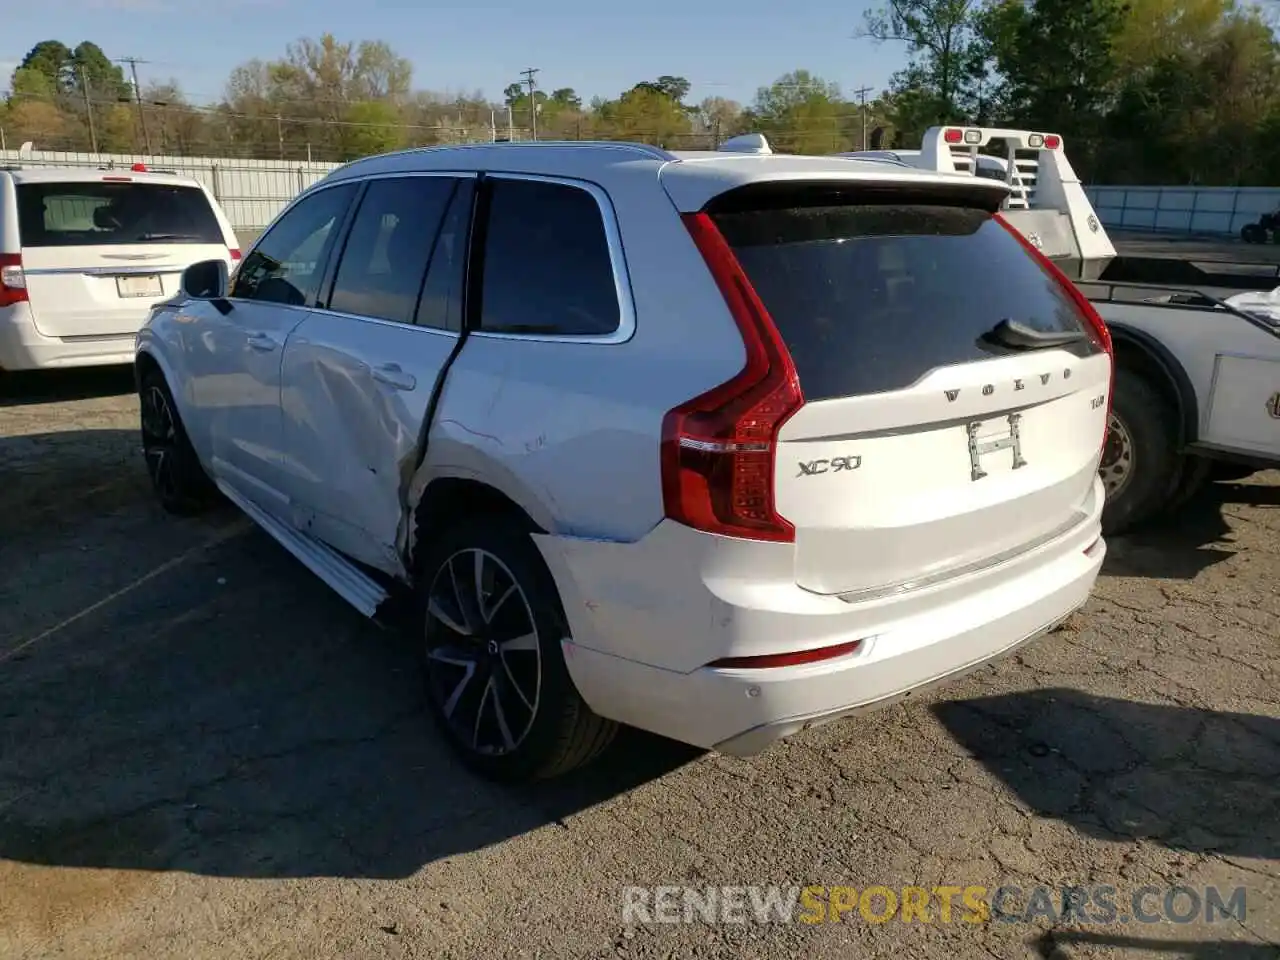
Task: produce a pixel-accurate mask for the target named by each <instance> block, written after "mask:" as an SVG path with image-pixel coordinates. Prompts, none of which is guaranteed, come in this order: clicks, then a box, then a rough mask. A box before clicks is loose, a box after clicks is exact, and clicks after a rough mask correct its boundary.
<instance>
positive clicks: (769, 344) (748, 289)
mask: <svg viewBox="0 0 1280 960" xmlns="http://www.w3.org/2000/svg"><path fill="white" fill-rule="evenodd" d="M683 219H684V223H685V226H686V227H687V228H688V230H689V235H690V236H691V237H692V238H693V242H694V244H695V245H696V246H697V248H698V251H699V252H700V253H701V254H702V258H703V260H704V261H705V262H706V264H707V268H708V269H709V270H710V272H711V276H712V277H713V278H714V279H715V281H716V284H717V286H719V288H720V292H721V294H722V295H723V296H724V299H725V303H726V305H727V306H728V307H729V312H730V313H731V314H732V315H733V319H734V320H735V321H736V322H737V324H738V329H739V330H740V331H741V333H742V342H743V344H744V346H745V347H746V351H747V362H746V364H745V365H744V366H743V368H742V370H741V371H740V372H739V373H738V374H737V375H736V376H735V377H733V379H731V380H729V381H728V382H727V383H723V384H721V385H720V386H718V387H716V388H714V389H712V390H708V391H707V392H706V393H704V394H702V395H701V396H699V397H695V398H694V399H692V400H690V401H688V402H687V403H683V404H681V405H680V406H678V407H676V408H675V409H674V410H672V411H671V412H670V413H668V414H667V415H666V417H665V418H664V419H663V421H662V448H661V460H662V500H663V505H664V508H665V511H666V515H667V516H668V517H669V518H671V519H672V520H675V521H676V522H678V523H683V524H685V525H686V526H689V527H693V528H694V529H695V530H703V531H705V532H707V533H715V534H720V535H723V536H728V537H743V538H747V539H751V540H773V541H780V542H787V543H789V542H792V541H794V540H795V536H796V531H795V527H793V526H792V525H791V524H790V523H788V522H787V521H786V520H784V519H783V518H782V517H780V516H778V513H777V511H776V510H775V509H774V496H773V486H774V484H773V470H774V455H775V453H776V450H777V435H778V430H779V429H780V428H781V427H782V425H783V423H785V422H786V420H787V418H788V417H790V416H791V414H793V413H795V411H796V410H798V409H799V408H800V407H801V405H803V403H804V395H803V394H802V393H801V392H800V379H799V377H797V376H796V370H795V365H794V364H793V363H792V362H791V355H790V354H789V353H788V352H787V348H786V345H785V344H783V342H782V338H781V337H780V336H779V335H778V330H777V328H776V327H775V326H774V324H773V320H772V319H771V318H770V317H769V312H768V311H767V310H766V309H765V306H764V304H763V303H762V302H761V301H760V298H759V297H758V296H757V295H756V292H755V290H754V289H753V288H752V286H751V282H750V281H749V280H748V279H747V275H746V274H745V273H744V272H743V270H742V267H741V266H740V265H739V263H738V260H737V258H736V257H735V256H734V255H733V251H732V250H731V249H730V248H729V244H728V243H726V242H725V239H724V237H723V236H722V235H721V233H720V230H719V229H718V228H717V227H716V225H715V223H714V222H713V221H712V219H711V217H710V216H708V215H707V214H705V213H693V214H686V215H684V218H683Z"/></svg>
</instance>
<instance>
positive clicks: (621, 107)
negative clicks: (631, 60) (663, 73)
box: [592, 84, 693, 148]
mask: <svg viewBox="0 0 1280 960" xmlns="http://www.w3.org/2000/svg"><path fill="white" fill-rule="evenodd" d="M592 112H593V114H594V116H593V118H592V119H593V125H592V129H593V132H594V133H595V135H596V136H600V137H605V138H608V139H614V140H630V141H635V142H640V143H652V144H657V145H660V146H666V147H669V148H679V147H682V146H684V145H685V143H686V141H687V140H688V138H689V137H690V135H691V134H692V133H693V124H692V122H691V119H690V116H689V113H688V111H686V110H685V109H684V107H683V106H681V105H680V103H679V102H678V101H676V100H673V99H672V98H671V97H670V96H668V95H667V94H666V93H663V92H660V91H658V90H656V89H654V88H653V86H652V85H646V84H637V85H636V86H634V87H632V88H631V89H630V90H628V91H627V92H626V93H624V94H623V95H622V96H620V97H619V98H618V99H617V100H610V101H597V102H596V104H595V105H594V110H593V111H592Z"/></svg>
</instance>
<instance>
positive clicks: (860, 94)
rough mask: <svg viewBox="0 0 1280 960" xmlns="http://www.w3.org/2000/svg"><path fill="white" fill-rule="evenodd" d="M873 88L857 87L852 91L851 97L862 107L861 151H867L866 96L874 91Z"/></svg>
mask: <svg viewBox="0 0 1280 960" xmlns="http://www.w3.org/2000/svg"><path fill="white" fill-rule="evenodd" d="M874 89H875V88H874V87H859V88H858V89H857V90H855V91H853V95H854V96H855V97H857V98H858V101H859V103H861V105H862V149H863V150H865V149H867V94H868V93H870V92H871V91H872V90H874Z"/></svg>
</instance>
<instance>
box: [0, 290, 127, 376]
mask: <svg viewBox="0 0 1280 960" xmlns="http://www.w3.org/2000/svg"><path fill="white" fill-rule="evenodd" d="M135 337H136V335H135V334H132V333H127V334H124V335H122V336H111V337H77V338H75V339H71V340H64V339H62V338H59V337H46V336H44V335H43V334H41V333H40V332H39V331H38V330H37V329H36V326H35V324H34V323H33V322H32V319H31V310H30V308H29V307H28V306H27V304H25V303H19V304H15V305H13V306H10V307H0V370H8V371H11V372H16V371H19V370H50V369H54V368H58V367H92V366H104V365H109V364H126V363H132V362H133V345H134V340H135Z"/></svg>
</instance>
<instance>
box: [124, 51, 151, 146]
mask: <svg viewBox="0 0 1280 960" xmlns="http://www.w3.org/2000/svg"><path fill="white" fill-rule="evenodd" d="M116 62H117V63H127V64H128V65H129V72H130V73H131V74H132V75H133V102H134V104H135V105H136V106H137V108H138V123H139V124H140V125H141V126H142V142H143V143H144V144H145V145H146V147H147V153H148V154H150V153H151V134H150V133H148V132H147V116H146V114H145V113H143V110H142V87H140V86H139V85H138V64H140V63H146V62H147V61H146V60H139V59H138V58H137V57H118V58H116Z"/></svg>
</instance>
